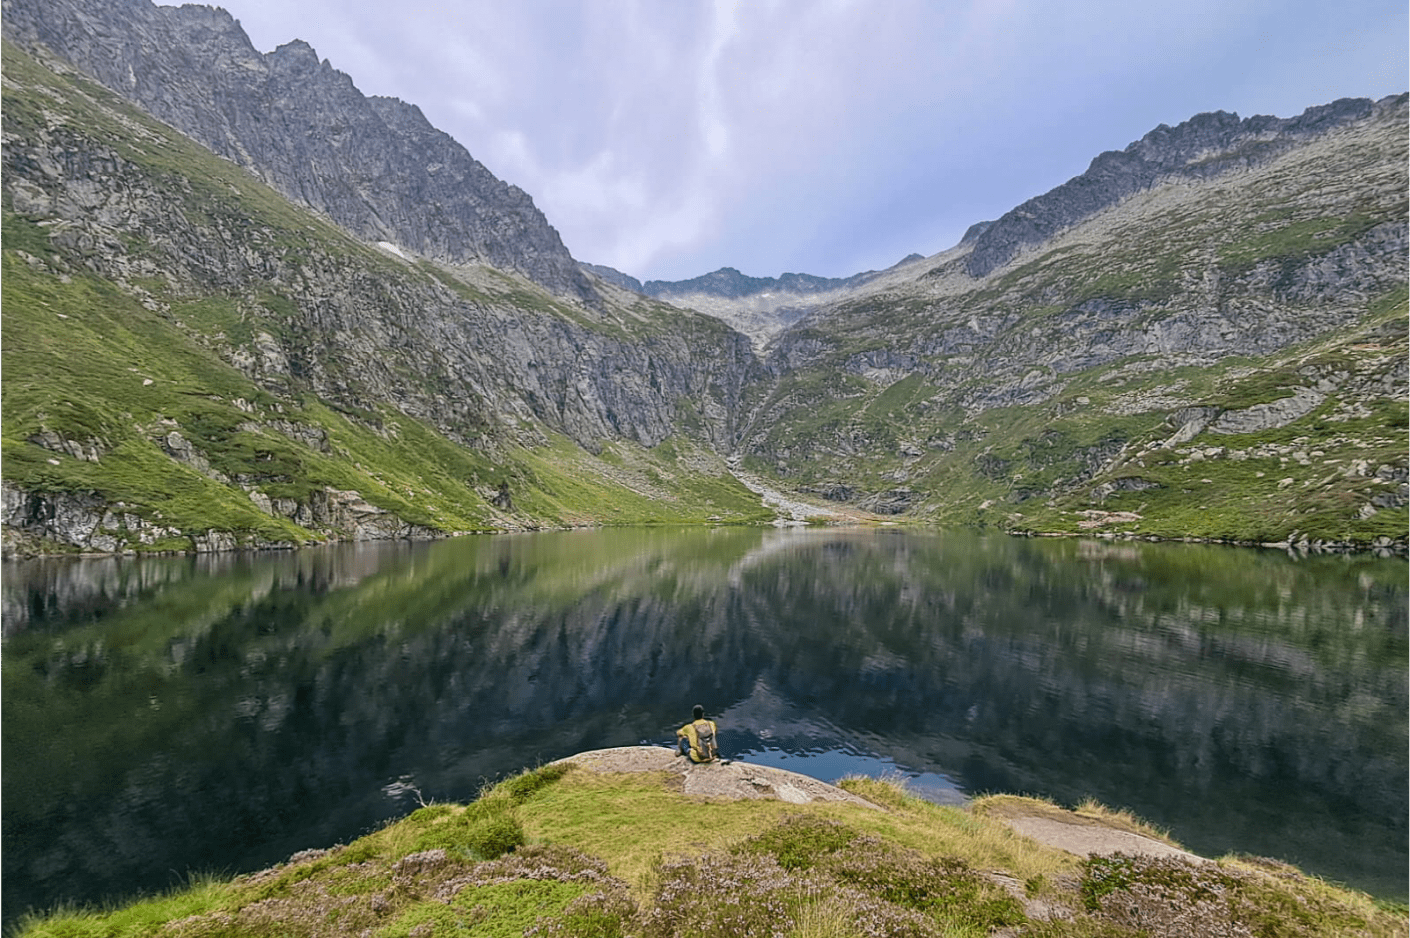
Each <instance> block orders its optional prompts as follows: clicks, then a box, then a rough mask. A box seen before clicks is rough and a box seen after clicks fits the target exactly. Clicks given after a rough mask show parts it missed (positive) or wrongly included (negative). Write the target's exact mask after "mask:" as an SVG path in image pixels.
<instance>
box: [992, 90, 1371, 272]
mask: <svg viewBox="0 0 1410 938" xmlns="http://www.w3.org/2000/svg"><path fill="white" fill-rule="evenodd" d="M1374 108H1375V104H1374V102H1372V101H1370V100H1368V99H1365V98H1358V99H1349V98H1348V99H1342V100H1339V101H1334V102H1332V103H1331V104H1325V105H1319V106H1316V107H1310V108H1308V109H1307V110H1306V111H1304V112H1303V113H1301V114H1299V115H1297V116H1296V117H1289V118H1278V117H1268V116H1262V115H1260V116H1257V117H1250V118H1247V119H1242V120H1241V119H1240V118H1239V116H1238V115H1237V114H1233V113H1230V112H1228V111H1214V112H1207V113H1203V114H1197V115H1195V116H1194V117H1192V118H1190V119H1189V120H1187V121H1184V122H1183V123H1180V124H1178V125H1176V126H1175V127H1169V126H1167V125H1165V124H1161V125H1160V126H1158V127H1156V128H1155V129H1154V130H1152V131H1151V132H1150V133H1148V134H1146V135H1145V136H1144V137H1142V138H1141V139H1140V140H1137V141H1134V142H1133V143H1131V144H1129V145H1128V146H1127V147H1126V148H1125V149H1124V150H1109V151H1107V152H1105V153H1102V154H1101V155H1099V156H1097V157H1096V158H1095V159H1093V160H1092V164H1091V166H1089V167H1088V168H1087V170H1086V172H1084V173H1082V174H1081V175H1080V176H1076V177H1074V178H1072V179H1070V180H1068V181H1067V182H1065V183H1063V184H1062V185H1060V186H1058V187H1056V188H1055V189H1052V190H1051V191H1049V192H1045V193H1043V194H1042V195H1039V196H1036V197H1034V198H1032V199H1029V200H1028V201H1026V202H1024V203H1023V204H1022V205H1019V206H1018V207H1016V208H1014V209H1011V210H1010V211H1008V212H1006V213H1005V214H1004V215H1003V216H1001V217H1000V218H999V219H997V220H996V221H994V222H992V223H989V224H987V225H985V227H984V228H983V230H982V231H980V232H978V233H976V234H975V237H974V238H973V242H974V248H973V250H972V251H971V253H970V255H969V259H968V260H967V261H966V262H965V270H966V271H968V272H969V274H970V275H971V276H974V277H983V276H985V275H986V274H989V273H991V272H993V271H994V270H995V269H996V268H998V267H999V266H1000V265H1002V264H1004V263H1006V262H1008V261H1009V260H1011V259H1012V258H1013V257H1014V256H1015V255H1016V254H1017V253H1018V252H1019V250H1021V249H1022V248H1023V247H1025V246H1029V245H1034V244H1039V243H1042V242H1043V241H1045V240H1047V239H1048V238H1050V237H1052V236H1053V235H1055V234H1057V233H1058V232H1059V231H1061V230H1062V229H1064V228H1066V227H1068V226H1070V225H1073V224H1075V223H1077V222H1079V221H1081V220H1082V219H1085V218H1089V217H1091V216H1092V215H1094V214H1095V213H1097V212H1099V211H1101V210H1102V209H1104V208H1107V207H1109V206H1112V205H1115V204H1116V203H1118V202H1119V201H1121V200H1122V199H1124V198H1127V197H1128V196H1131V195H1133V194H1135V193H1137V192H1140V191H1142V190H1144V189H1148V188H1150V187H1151V186H1153V185H1154V184H1156V183H1157V182H1159V181H1161V180H1170V179H1186V180H1201V179H1212V178H1214V177H1216V176H1219V175H1222V174H1224V173H1227V172H1230V171H1233V170H1236V169H1247V168H1251V167H1254V166H1257V165H1259V164H1261V163H1266V162H1267V161H1268V160H1271V159H1273V158H1274V157H1276V156H1278V155H1279V154H1282V153H1286V152H1288V151H1289V150H1291V149H1293V148H1294V147H1296V146H1297V145H1298V144H1299V143H1300V142H1303V141H1306V140H1309V139H1311V138H1313V137H1316V136H1319V135H1321V134H1325V133H1328V132H1330V131H1332V130H1335V129H1336V128H1338V127H1341V126H1344V125H1346V124H1348V123H1350V122H1352V121H1356V120H1364V119H1366V118H1367V117H1369V116H1370V115H1371V113H1372V111H1373V110H1374ZM967 237H968V235H967Z"/></svg>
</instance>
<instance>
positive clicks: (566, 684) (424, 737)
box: [0, 529, 1410, 923]
mask: <svg viewBox="0 0 1410 938" xmlns="http://www.w3.org/2000/svg"><path fill="white" fill-rule="evenodd" d="M4 576H5V580H4V586H5V589H4V594H3V609H4V618H3V623H4V625H3V629H4V632H3V634H4V644H3V657H2V658H0V676H3V696H2V697H0V706H3V723H0V733H2V734H3V738H0V746H3V762H0V769H3V793H2V794H3V804H4V811H3V815H0V824H2V825H3V878H2V879H0V883H3V915H4V919H5V921H6V922H7V923H9V922H13V921H14V920H15V919H16V918H17V917H18V916H19V915H20V914H21V913H23V912H24V911H25V910H26V909H28V908H47V907H50V906H53V905H54V904H56V903H59V902H74V901H77V902H92V901H99V900H104V899H112V898H123V897H130V896H133V895H135V894H138V893H142V892H151V891H156V890H161V889H164V888H167V887H170V886H172V885H175V884H177V883H179V882H182V881H183V880H184V879H185V877H186V876H187V875H188V873H189V872H192V871H204V872H217V873H224V874H233V873H237V872H244V871H250V870H255V869H259V868H262V867H264V866H268V865H270V864H274V863H278V862H281V861H283V860H285V859H287V858H288V857H289V856H290V855H291V854H293V853H295V852H297V851H300V850H303V849H307V848H311V847H321V846H330V845H333V844H336V843H346V842H348V841H350V840H351V839H353V838H356V837H358V836H359V835H361V834H363V833H365V832H367V831H369V830H372V829H375V828H376V827H377V826H378V825H379V824H381V823H382V822H384V821H385V820H387V819H389V818H394V817H399V816H401V815H404V814H406V813H407V812H409V811H411V810H413V809H414V808H415V807H416V806H417V797H418V795H419V796H420V797H422V798H425V799H426V800H430V799H435V800H438V801H463V800H469V799H472V798H474V797H475V795H476V793H477V792H478V791H479V790H480V789H481V787H482V786H483V785H484V784H486V783H487V782H489V781H492V780H495V779H498V778H502V777H504V776H506V775H509V774H513V773H515V772H517V771H519V770H521V769H523V768H525V767H530V766H533V765H535V764H537V763H540V762H544V761H549V760H552V759H556V758H559V757H561V756H566V755H569V754H571V753H574V752H579V751H582V750H587V749H597V748H602V747H608V746H622V745H636V744H640V743H660V744H663V745H664V744H667V743H668V742H669V741H670V740H671V738H672V735H673V731H674V728H675V727H676V726H677V725H679V724H680V723H682V722H684V721H685V720H686V719H687V718H688V716H689V712H690V706H691V705H692V704H694V703H697V702H699V703H702V704H704V705H705V707H706V709H707V710H708V711H709V712H710V713H711V715H713V716H714V717H715V718H716V719H717V721H718V722H719V725H720V731H721V744H722V749H723V750H724V751H725V752H726V754H731V755H734V756H736V757H738V758H745V759H749V760H751V761H757V762H764V763H766V764H770V765H778V766H782V767H784V768H789V769H792V770H794V771H798V772H802V773H805V774H808V775H813V776H815V777H818V778H822V779H824V780H826V781H834V780H836V779H837V778H838V777H839V776H842V775H845V774H847V773H851V772H866V773H868V774H881V773H889V774H893V775H901V776H904V777H907V778H910V779H911V784H912V785H913V787H914V788H915V790H916V791H917V792H919V793H922V794H924V795H925V796H926V797H930V798H933V799H934V800H937V801H949V802H957V801H962V800H964V799H965V798H967V797H969V796H972V795H974V794H979V793H985V792H1020V793H1028V794H1037V795H1044V796H1047V797H1050V798H1052V799H1054V800H1056V801H1058V802H1060V803H1062V804H1066V805H1073V804H1076V803H1077V802H1080V801H1081V800H1083V799H1085V798H1094V799H1096V800H1098V801H1100V802H1103V803H1105V804H1108V805H1111V806H1114V807H1125V808H1129V809H1130V810H1132V811H1134V812H1135V813H1136V814H1138V815H1140V816H1142V817H1144V818H1146V819H1148V820H1150V821H1152V822H1154V823H1155V824H1157V825H1160V826H1163V827H1166V828H1168V829H1170V831H1171V833H1172V834H1173V836H1174V837H1175V838H1176V839H1178V840H1180V841H1181V842H1182V843H1184V844H1185V845H1186V846H1188V847H1189V848H1191V849H1193V850H1195V851H1196V852H1198V853H1202V854H1206V855H1213V856H1218V855H1221V854H1224V853H1226V852H1231V851H1239V852H1244V853H1250V854H1256V855H1261V856H1270V857H1276V858H1279V859H1283V860H1287V861H1289V862H1293V863H1296V864H1298V865H1299V866H1301V867H1303V868H1304V869H1306V870H1308V871H1309V872H1313V873H1316V874H1318V875H1321V876H1324V877H1326V878H1328V879H1331V880H1334V881H1338V882H1344V883H1348V884H1350V885H1353V886H1356V887H1358V888H1362V889H1365V890H1367V891H1370V892H1372V893H1374V894H1376V895H1378V896H1382V897H1386V898H1395V899H1400V900H1404V899H1405V898H1406V895H1407V882H1406V877H1407V874H1406V871H1407V862H1408V861H1407V849H1406V841H1407V801H1408V800H1410V796H1407V788H1408V787H1410V775H1408V774H1407V763H1408V762H1410V758H1408V757H1407V705H1410V701H1408V700H1407V684H1406V681H1407V651H1408V647H1410V646H1407V614H1408V611H1407V589H1406V565H1405V563H1404V562H1403V561H1400V560H1384V559H1376V558H1371V557H1305V558H1293V557H1289V556H1287V555H1286V554H1282V553H1278V552H1273V551H1256V550H1248V549H1233V548H1219V547H1210V546H1201V545H1168V544H1126V543H1112V542H1104V541H1076V540H1022V539H1015V538H1008V537H1003V536H998V535H994V536H983V535H979V534H974V533H969V532H920V533H917V532H906V533H898V532H887V531H851V532H847V531H842V532H839V531H813V530H805V531H775V530H772V529H768V530H760V529H720V530H686V531H676V530H657V529H650V530H622V531H606V532H572V533H555V534H535V535H525V536H503V537H483V538H469V539H461V540H455V541H446V542H437V543H422V544H390V545H359V546H354V545H346V546H339V547H330V548H320V549H315V550H307V551H300V552H296V553H279V554H243V555H229V556H216V557H209V556H208V557H198V558H197V557H162V558H148V559H135V558H117V559H103V560H69V561H45V562H29V563H25V564H9V565H6V567H5V570H4Z"/></svg>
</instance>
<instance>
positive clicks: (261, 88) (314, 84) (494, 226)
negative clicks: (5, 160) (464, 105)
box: [4, 0, 591, 296]
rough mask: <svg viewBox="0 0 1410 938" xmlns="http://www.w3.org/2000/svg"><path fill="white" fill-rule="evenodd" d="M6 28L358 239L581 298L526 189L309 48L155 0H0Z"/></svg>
mask: <svg viewBox="0 0 1410 938" xmlns="http://www.w3.org/2000/svg"><path fill="white" fill-rule="evenodd" d="M4 26H5V34H6V36H7V37H9V38H12V39H13V40H16V41H19V42H20V43H21V44H24V45H28V46H31V47H32V46H33V45H34V44H35V43H42V44H43V45H45V46H47V47H48V48H49V49H51V50H53V51H54V52H55V53H57V54H59V55H60V56H62V57H63V58H65V59H66V60H68V61H69V62H70V63H72V64H74V65H76V66H78V67H79V68H80V69H82V70H84V71H85V72H87V73H89V74H91V75H92V76H94V77H95V78H97V79H98V80H99V81H101V82H102V83H103V84H105V85H106V86H108V87H109V88H111V89H113V90H114V91H116V92H118V93H119V94H122V95H124V96H125V97H127V98H128V99H129V100H132V101H134V102H136V103H138V104H140V105H142V107H144V108H145V109H146V110H148V111H149V112H151V113H152V114H153V115H154V116H156V117H158V118H160V119H161V120H163V121H165V122H167V123H169V124H171V125H172V126H173V127H176V128H177V129H179V130H181V131H182V132H184V133H186V134H188V135H189V136H191V137H192V138H194V139H196V140H198V141H200V142H201V143H202V144H204V145H205V146H207V147H209V148H210V149H211V150H213V151H214V152H215V153H217V154H219V155H221V156H223V157H225V158H227V159H229V160H232V161H234V162H235V163H238V164H239V165H242V166H245V167H246V168H248V169H250V170H252V171H253V172H255V173H256V175H258V176H260V177H261V178H262V179H264V180H265V181H266V182H268V183H269V184H270V185H272V186H274V188H276V189H278V190H279V191H280V192H282V193H283V194H284V195H285V196H287V197H288V198H290V199H292V200H294V201H295V202H299V203H302V204H304V205H307V206H309V207H310V208H313V209H315V210H317V211H319V212H323V213H325V214H326V215H327V216H328V217H329V218H331V219H333V220H334V221H336V222H337V223H338V224H339V225H342V226H343V227H345V228H347V229H348V230H349V231H351V232H353V233H354V234H356V235H358V236H359V237H362V238H365V239H367V240H369V241H388V242H391V243H393V244H396V245H399V246H401V247H402V248H407V249H410V250H411V251H413V252H415V253H417V254H420V255H423V256H426V257H430V258H435V259H438V260H444V261H450V262H455V263H464V262H482V263H486V264H489V265H491V266H494V267H498V268H502V269H508V270H517V271H520V272H522V273H524V274H526V275H527V276H528V277H530V278H531V279H532V280H534V281H536V282H538V283H540V284H542V285H543V286H545V287H547V288H549V289H550V290H552V291H553V292H555V293H558V294H560V295H581V296H590V295H591V288H590V286H589V284H588V282H587V280H586V279H585V278H584V277H583V275H582V273H581V272H580V271H579V270H578V268H577V265H576V263H575V262H574V261H573V259H572V257H571V256H570V255H569V254H568V251H567V249H566V248H565V247H564V246H563V243H562V240H561V239H560V238H559V236H558V233H557V232H556V231H554V229H553V228H552V227H550V226H549V224H548V222H547V220H545V218H544V217H543V214H542V213H541V212H540V211H539V210H538V209H537V208H536V207H535V206H534V203H533V200H532V199H531V198H530V197H529V196H528V195H527V194H525V193H524V192H523V191H522V190H520V189H518V188H516V187H514V186H511V185H507V184H506V183H503V182H501V181H500V180H498V179H496V178H495V177H494V176H493V175H492V174H491V173H490V172H489V170H487V169H485V167H484V166H482V165H481V164H480V163H479V162H477V161H476V160H475V159H474V158H473V157H471V156H470V154H469V153H468V152H466V150H465V148H464V147H462V146H461V145H460V144H458V143H456V142H455V140H453V139H452V138H451V137H450V136H448V135H447V134H445V133H443V132H441V131H439V130H437V129H436V128H434V127H432V126H431V124H430V123H429V122H428V121H427V120H426V118H425V117H424V116H423V115H422V113H421V111H420V109H419V108H417V107H415V106H414V105H410V104H405V103H403V102H401V101H398V100H395V99H392V98H378V97H373V98H368V97H365V96H364V95H363V94H362V93H361V92H360V91H358V89H357V88H356V87H355V86H354V85H353V82H352V79H351V78H349V77H348V76H347V75H345V74H343V73H342V72H339V71H337V70H335V69H334V68H333V67H332V66H331V65H330V64H329V63H328V62H327V61H326V60H324V61H322V62H320V61H319V59H318V55H317V53H315V52H314V50H313V48H312V47H310V46H309V45H308V44H307V43H305V42H302V41H299V40H295V41H293V42H289V43H287V44H285V45H282V46H280V47H279V48H278V49H276V50H274V51H273V52H270V53H267V54H260V53H259V52H257V51H255V49H254V47H253V46H252V45H251V44H250V40H249V38H248V37H247V36H246V35H245V33H244V31H243V30H242V29H241V28H240V25H239V24H238V23H237V22H236V21H235V20H234V19H233V18H232V17H231V15H230V14H229V13H227V12H226V11H224V10H222V9H218V8H214V7H206V6H196V5H186V6H181V7H169V6H161V7H159V6H154V5H153V4H152V3H151V2H150V0H5V3H4Z"/></svg>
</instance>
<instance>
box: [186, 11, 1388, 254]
mask: <svg viewBox="0 0 1410 938" xmlns="http://www.w3.org/2000/svg"><path fill="white" fill-rule="evenodd" d="M162 2H173V0H162ZM212 2H215V3H216V4H217V5H220V6H224V7H225V8H226V9H227V10H229V11H230V12H231V13H232V14H233V15H234V16H235V18H236V19H238V20H239V21H240V23H241V25H242V26H243V27H244V28H245V31H246V33H248V34H249V36H250V38H251V40H252V42H253V43H254V45H255V47H256V48H257V49H258V50H260V51H261V52H268V51H271V50H273V49H274V48H275V47H277V46H279V45H282V44H284V43H286V42H288V41H290V40H293V39H302V40H304V41H306V42H308V43H309V44H310V45H312V46H313V47H314V48H315V49H316V50H317V51H318V54H319V55H320V56H321V57H322V58H324V59H327V60H328V61H329V62H330V63H331V64H332V66H333V67H334V68H336V69H338V70H339V71H342V72H345V73H347V74H348V75H349V76H351V77H352V79H353V82H354V84H356V85H357V87H358V88H359V89H360V90H361V91H362V92H363V93H364V94H368V95H387V96H391V97H396V98H400V99H402V100H403V101H406V102H409V103H411V104H415V105H417V106H418V107H420V108H421V110H422V112H423V113H424V114H425V115H426V117H427V118H428V119H429V120H430V121H431V123H432V124H434V125H435V126H436V127H438V128H440V129H441V130H443V131H445V132H446V133H448V134H450V135H451V136H452V137H454V138H455V139H456V140H457V141H458V142H459V143H460V144H461V145H463V146H464V147H465V148H466V149H467V150H469V151H470V153H471V155H472V156H474V157H475V158H476V159H478V160H479V161H480V162H481V163H483V164H484V165H485V166H486V167H488V168H489V170H490V171H491V172H493V173H494V174H495V175H496V176H498V177H499V178H500V179H503V180H505V181H506V182H509V183H512V184H514V185H516V186H518V187H520V188H521V189H523V190H525V191H526V192H528V193H529V195H530V196H532V197H533V199H534V202H535V204H537V205H538V207H539V208H540V209H541V210H542V211H543V212H544V214H545V215H546V216H547V218H548V221H549V223H550V224H552V225H553V226H554V227H555V228H556V229H557V230H558V233H559V234H560V235H561V236H562V238H563V241H564V243H565V244H566V245H567V247H568V249H569V250H570V251H571V252H572V254H573V256H574V257H575V258H577V259H578V260H580V261H587V262H590V263H595V264H606V265H609V266H612V267H615V268H617V269H618V270H621V271H624V272H625V273H628V274H631V275H632V276H635V277H637V278H639V279H642V280H650V279H660V280H683V279H688V278H691V277H695V276H699V275H701V274H704V273H708V272H710V271H712V270H716V269H718V268H720V267H726V266H728V267H735V268H737V269H739V270H741V271H743V272H744V273H746V274H749V275H751V276H756V277H764V276H777V275H779V274H781V273H784V272H795V273H810V274H815V275H818V276H829V277H845V276H850V275H851V274H854V273H859V272H861V271H864V270H874V269H881V268H884V267H889V266H890V265H892V264H894V263H896V262H897V261H899V260H900V259H901V258H902V257H904V256H906V255H908V254H911V253H913V252H914V253H919V254H924V255H930V254H934V253H936V252H938V251H942V250H944V249H946V248H949V247H952V246H953V245H954V244H956V243H958V241H959V239H960V238H961V236H962V235H963V234H964V232H965V230H966V229H967V228H968V227H969V226H970V225H971V224H973V223H975V222H979V221H985V220H991V219H994V218H997V217H999V216H1000V215H1002V214H1003V213H1004V212H1006V211H1008V210H1009V209H1011V208H1013V207H1015V206H1017V205H1018V204H1020V203H1021V202H1023V201H1024V200H1026V199H1029V198H1032V197H1033V196H1036V195H1040V194H1042V193H1043V192H1046V191H1048V190H1049V189H1051V188H1053V187H1054V186H1057V185H1059V184H1061V183H1063V182H1065V181H1066V180H1068V179H1070V178H1072V177H1073V176H1075V175H1078V174H1079V173H1081V172H1082V171H1083V170H1085V169H1086V168H1087V165H1088V164H1089V163H1090V162H1091V160H1092V158H1093V157H1095V156H1096V155H1097V154H1099V153H1101V152H1103V151H1106V150H1117V149H1122V148H1124V147H1125V146H1126V145H1127V144H1129V143H1131V142H1132V141H1134V140H1137V139H1139V138H1140V137H1142V136H1143V135H1145V134H1146V133H1147V132H1148V131H1150V130H1151V129H1153V128H1154V127H1156V126H1157V125H1159V124H1162V123H1164V124H1170V125H1172V126H1173V125H1175V124H1178V123H1180V122H1181V121H1184V120H1187V119H1189V118H1190V117H1192V116H1194V115H1195V114H1197V113H1200V112H1202V111H1214V110H1224V111H1233V112H1236V113H1238V114H1239V115H1240V116H1241V117H1250V116H1253V115H1255V114H1272V115H1276V116H1279V117H1290V116H1293V115H1295V114H1298V113H1301V112H1302V111H1303V110H1305V109H1306V108H1308V107H1311V106H1314V105H1318V104H1326V103H1328V102H1330V101H1333V100H1336V99H1337V98H1343V97H1370V98H1381V97H1384V96H1386V95H1390V94H1399V93H1401V92H1404V91H1406V90H1407V86H1410V78H1407V73H1410V63H1408V62H1407V59H1410V55H1408V54H1407V48H1410V40H1408V39H1407V36H1410V24H1407V4H1406V3H1405V0H1339V2H1337V3H1332V2H1329V0H1174V2H1169V0H1146V2H1132V0H1119V2H1118V0H1112V2H1108V0H1061V2H1059V0H1051V2H1050V0H454V2H451V0H400V2H393V3H388V2H385V0H379V2H376V3H372V2H361V0H357V2H352V0H212Z"/></svg>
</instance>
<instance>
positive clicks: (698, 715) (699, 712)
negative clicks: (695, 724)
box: [690, 704, 705, 720]
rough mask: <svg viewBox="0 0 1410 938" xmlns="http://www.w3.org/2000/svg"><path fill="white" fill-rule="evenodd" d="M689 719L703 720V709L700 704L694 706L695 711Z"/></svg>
mask: <svg viewBox="0 0 1410 938" xmlns="http://www.w3.org/2000/svg"><path fill="white" fill-rule="evenodd" d="M690 718H691V719H692V720H703V719H704V718H705V708H704V707H702V706H700V704H696V705H695V709H694V710H693V711H692V712H691V714H690Z"/></svg>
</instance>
